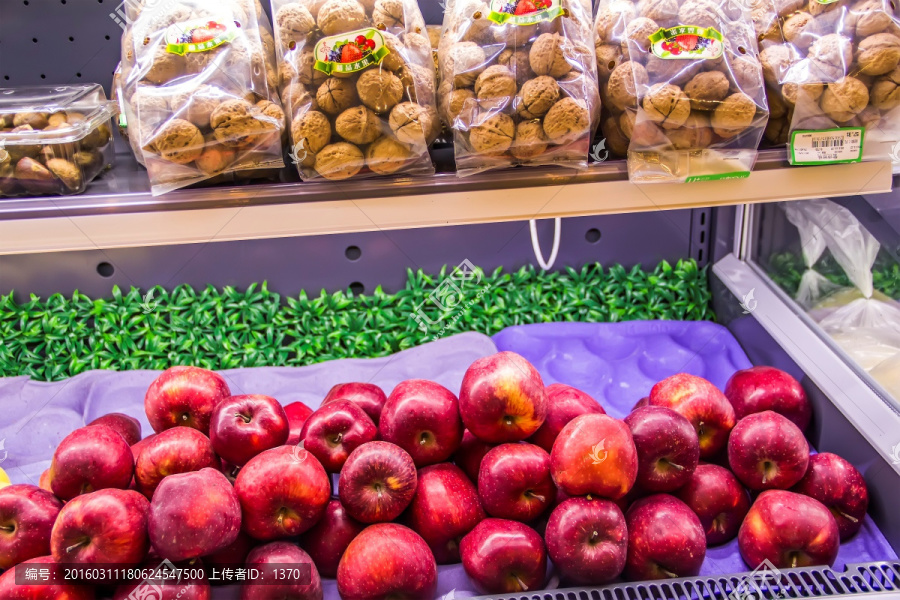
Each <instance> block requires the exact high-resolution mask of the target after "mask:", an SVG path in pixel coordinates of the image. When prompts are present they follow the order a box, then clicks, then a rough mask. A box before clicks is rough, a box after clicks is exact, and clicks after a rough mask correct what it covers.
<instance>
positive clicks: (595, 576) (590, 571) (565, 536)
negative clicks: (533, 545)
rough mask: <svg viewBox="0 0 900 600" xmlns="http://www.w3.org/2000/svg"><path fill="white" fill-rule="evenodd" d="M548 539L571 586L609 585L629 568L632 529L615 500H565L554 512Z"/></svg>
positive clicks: (549, 549) (550, 550)
mask: <svg viewBox="0 0 900 600" xmlns="http://www.w3.org/2000/svg"><path fill="white" fill-rule="evenodd" d="M544 539H545V540H547V553H548V554H549V555H550V560H552V561H553V564H554V565H555V566H556V568H557V570H558V571H559V574H560V576H561V577H562V578H563V580H564V581H566V582H568V583H573V584H577V585H600V584H603V583H608V582H610V581H612V580H613V579H615V578H616V577H618V576H619V575H620V574H621V573H622V570H623V569H624V568H625V556H626V554H627V551H628V529H627V528H626V526H625V516H624V515H623V514H622V511H621V510H619V507H618V506H616V504H615V503H614V502H612V501H611V500H603V499H601V498H569V499H568V500H564V501H563V502H561V503H560V504H559V506H557V507H556V508H554V509H553V512H552V513H550V519H549V521H548V522H547V529H546V531H545V532H544Z"/></svg>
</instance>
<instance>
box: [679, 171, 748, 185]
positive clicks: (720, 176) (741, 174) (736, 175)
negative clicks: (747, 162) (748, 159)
mask: <svg viewBox="0 0 900 600" xmlns="http://www.w3.org/2000/svg"><path fill="white" fill-rule="evenodd" d="M748 177H750V171H734V172H733V173H717V174H715V175H696V176H694V177H688V178H687V179H685V180H684V181H685V183H693V182H695V181H722V180H725V179H747V178H748Z"/></svg>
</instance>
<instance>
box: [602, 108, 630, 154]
mask: <svg viewBox="0 0 900 600" xmlns="http://www.w3.org/2000/svg"><path fill="white" fill-rule="evenodd" d="M623 114H625V113H623ZM602 129H603V135H604V136H606V144H607V145H608V146H609V151H610V152H612V153H613V154H616V155H618V156H626V155H627V154H628V138H627V137H625V134H624V133H622V130H621V128H620V127H619V123H618V121H617V120H616V118H615V117H613V116H609V117H607V118H606V120H605V121H603V126H602Z"/></svg>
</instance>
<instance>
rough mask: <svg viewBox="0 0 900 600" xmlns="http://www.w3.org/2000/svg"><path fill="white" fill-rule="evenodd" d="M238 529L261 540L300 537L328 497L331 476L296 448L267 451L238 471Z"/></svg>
mask: <svg viewBox="0 0 900 600" xmlns="http://www.w3.org/2000/svg"><path fill="white" fill-rule="evenodd" d="M234 491H235V493H236V494H237V496H238V499H239V500H240V502H241V511H242V515H243V522H242V527H243V530H244V531H245V532H246V533H248V534H249V535H250V536H252V537H254V538H256V539H258V540H263V541H269V540H276V539H280V538H286V537H294V536H297V535H300V534H301V533H303V532H304V531H306V530H307V529H309V528H310V527H312V526H313V525H315V524H316V522H318V520H319V519H320V518H322V515H323V514H324V512H325V506H326V505H327V504H328V500H329V499H330V498H331V479H330V478H329V477H328V474H327V473H326V472H325V469H323V468H322V465H321V464H319V461H317V460H316V458H315V457H314V456H313V455H312V454H310V453H309V452H307V451H306V450H304V449H303V448H300V447H298V446H281V447H279V448H272V449H271V450H266V451H265V452H263V453H262V454H257V455H256V456H255V457H253V458H251V459H250V462H248V463H247V464H246V465H244V467H243V468H242V469H241V470H240V472H239V473H238V476H237V479H236V480H235V482H234Z"/></svg>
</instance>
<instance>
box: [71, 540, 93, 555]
mask: <svg viewBox="0 0 900 600" xmlns="http://www.w3.org/2000/svg"><path fill="white" fill-rule="evenodd" d="M89 541H90V540H88V539H86V538H85V539H82V540H81V541H80V542H78V543H77V544H72V545H71V546H69V547H68V548H66V554H69V553H70V552H72V551H73V550H75V549H76V548H78V547H80V546H84V545H85V544H87V543H88V542H89Z"/></svg>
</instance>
